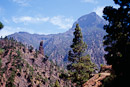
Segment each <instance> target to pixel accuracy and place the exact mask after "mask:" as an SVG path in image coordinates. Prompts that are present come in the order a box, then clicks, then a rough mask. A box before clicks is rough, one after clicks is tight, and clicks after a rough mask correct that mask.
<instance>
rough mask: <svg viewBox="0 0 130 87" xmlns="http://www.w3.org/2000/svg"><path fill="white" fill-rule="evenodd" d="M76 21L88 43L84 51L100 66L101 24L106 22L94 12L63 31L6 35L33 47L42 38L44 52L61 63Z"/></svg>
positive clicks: (70, 40)
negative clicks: (47, 33) (50, 33)
mask: <svg viewBox="0 0 130 87" xmlns="http://www.w3.org/2000/svg"><path fill="white" fill-rule="evenodd" d="M76 23H78V24H79V26H80V27H81V28H82V33H83V37H84V41H85V42H86V43H87V45H88V50H87V52H86V53H88V54H90V56H91V59H92V61H93V62H95V63H96V64H97V65H98V66H100V64H104V63H105V60H104V57H103V56H104V53H105V52H104V48H103V45H102V41H103V36H104V35H105V32H104V30H103V25H104V24H105V23H106V22H105V21H104V20H103V19H102V18H100V17H99V16H98V15H97V14H96V13H95V12H92V13H90V14H87V15H84V16H82V17H80V18H79V19H78V20H77V21H76V22H75V23H74V24H73V26H72V28H71V29H69V30H68V31H67V32H65V33H59V34H52V35H38V34H29V33H26V32H19V33H15V34H12V35H9V36H8V37H13V38H14V39H16V40H18V41H20V42H22V43H24V44H31V45H33V46H34V47H35V48H38V45H37V43H39V42H40V41H41V40H43V41H44V49H45V54H46V55H48V56H49V58H50V59H52V60H53V61H57V63H58V64H61V65H62V64H63V63H64V62H66V61H67V55H68V50H69V49H70V45H71V43H72V39H73V31H74V28H75V25H76Z"/></svg>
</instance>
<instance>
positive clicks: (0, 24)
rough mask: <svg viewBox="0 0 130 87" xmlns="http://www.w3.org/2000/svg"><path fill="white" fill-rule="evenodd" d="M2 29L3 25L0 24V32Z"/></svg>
mask: <svg viewBox="0 0 130 87" xmlns="http://www.w3.org/2000/svg"><path fill="white" fill-rule="evenodd" d="M3 27H4V26H3V24H2V23H1V22H0V30H1V29H2V28H3Z"/></svg>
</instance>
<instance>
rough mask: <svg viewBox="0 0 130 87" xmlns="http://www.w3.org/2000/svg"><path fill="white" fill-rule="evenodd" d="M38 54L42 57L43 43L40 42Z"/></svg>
mask: <svg viewBox="0 0 130 87" xmlns="http://www.w3.org/2000/svg"><path fill="white" fill-rule="evenodd" d="M39 53H40V54H42V55H44V49H43V41H41V42H40V46H39Z"/></svg>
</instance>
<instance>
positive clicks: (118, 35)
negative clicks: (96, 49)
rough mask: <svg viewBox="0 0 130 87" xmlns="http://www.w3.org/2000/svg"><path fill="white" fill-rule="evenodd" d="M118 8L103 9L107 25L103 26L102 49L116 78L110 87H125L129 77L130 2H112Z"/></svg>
mask: <svg viewBox="0 0 130 87" xmlns="http://www.w3.org/2000/svg"><path fill="white" fill-rule="evenodd" d="M114 2H115V4H117V5H119V8H113V7H112V6H107V7H105V8H104V11H103V13H104V15H103V17H104V19H105V20H107V21H108V22H109V23H108V24H107V25H105V26H104V30H106V32H107V35H106V36H104V47H105V51H106V52H107V54H106V55H105V58H106V60H107V63H108V64H110V65H112V68H113V70H114V72H115V73H114V74H115V75H116V77H115V78H114V80H113V86H112V87H126V86H124V85H128V83H129V82H127V80H128V79H129V76H130V70H128V68H127V67H128V66H130V53H129V52H130V0H114Z"/></svg>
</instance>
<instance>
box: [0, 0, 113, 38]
mask: <svg viewBox="0 0 130 87" xmlns="http://www.w3.org/2000/svg"><path fill="white" fill-rule="evenodd" d="M105 6H115V7H116V5H115V4H114V1H113V0H0V21H1V22H2V23H3V25H4V28H3V29H2V30H1V31H0V36H6V35H10V34H13V33H15V32H20V31H22V32H29V33H31V34H34V33H35V34H45V35H47V34H57V33H63V32H65V31H67V30H69V29H70V28H71V27H72V25H73V23H74V22H75V21H76V20H77V19H78V18H79V17H81V16H83V15H86V14H89V13H91V12H96V13H97V14H98V15H99V16H101V17H102V10H103V8H104V7H105Z"/></svg>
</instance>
